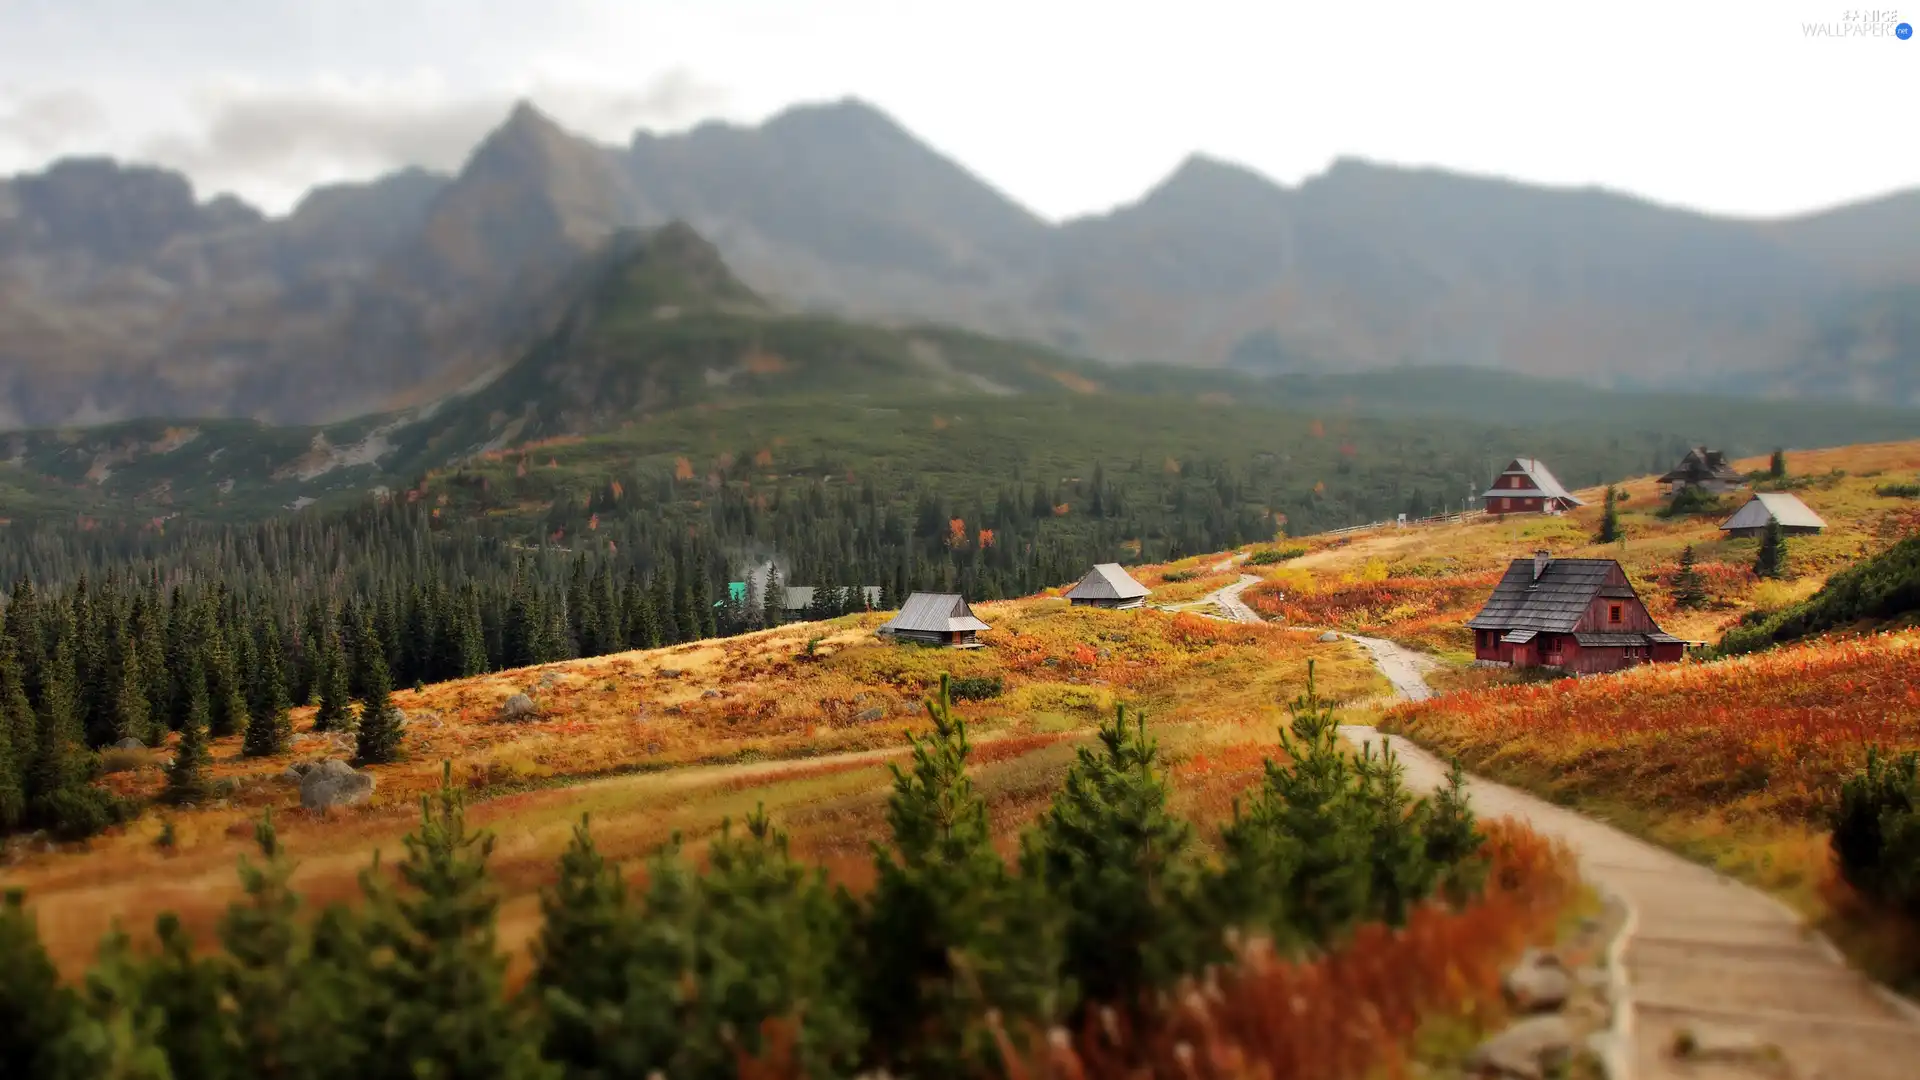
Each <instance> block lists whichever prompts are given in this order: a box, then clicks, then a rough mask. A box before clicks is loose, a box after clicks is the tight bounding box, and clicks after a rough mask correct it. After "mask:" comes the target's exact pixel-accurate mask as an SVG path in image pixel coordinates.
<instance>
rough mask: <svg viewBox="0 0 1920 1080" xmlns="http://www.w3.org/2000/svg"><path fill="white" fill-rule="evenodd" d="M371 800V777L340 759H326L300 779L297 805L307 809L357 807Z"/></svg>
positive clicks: (308, 770)
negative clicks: (298, 803) (298, 802)
mask: <svg viewBox="0 0 1920 1080" xmlns="http://www.w3.org/2000/svg"><path fill="white" fill-rule="evenodd" d="M371 798H373V777H372V776H371V775H369V774H367V773H363V772H359V771H356V770H355V769H354V767H353V766H351V765H349V764H347V763H346V762H344V761H341V760H340V759H339V758H328V759H327V760H325V761H322V762H320V763H318V764H316V765H314V766H312V767H311V768H309V769H307V770H306V772H304V773H303V774H301V777H300V805H301V806H302V807H304V808H306V809H308V810H325V809H327V808H329V807H334V806H359V805H360V804H362V803H364V802H366V801H367V800H368V799H371Z"/></svg>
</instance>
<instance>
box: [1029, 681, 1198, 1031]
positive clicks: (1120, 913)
mask: <svg viewBox="0 0 1920 1080" xmlns="http://www.w3.org/2000/svg"><path fill="white" fill-rule="evenodd" d="M1158 758H1159V749H1158V747H1157V746H1156V745H1155V743H1154V741H1153V740H1152V739H1150V738H1148V737H1147V729H1146V718H1145V717H1144V716H1142V715H1140V714H1137V713H1136V714H1135V716H1134V717H1133V722H1132V723H1131V724H1130V723H1128V717H1127V714H1126V708H1125V706H1119V707H1116V708H1115V709H1114V714H1113V718H1112V719H1111V720H1109V721H1108V722H1107V723H1105V724H1104V725H1103V726H1102V727H1101V729H1100V746H1099V748H1098V749H1093V748H1083V749H1081V750H1079V751H1078V756H1077V759H1076V760H1075V762H1074V765H1073V767H1072V769H1071V770H1069V771H1068V773H1067V779H1066V784H1065V786H1064V787H1063V788H1062V790H1061V791H1060V793H1059V794H1058V795H1056V796H1055V797H1054V800H1053V805H1052V806H1051V807H1050V808H1049V809H1048V811H1047V813H1046V816H1045V817H1044V818H1042V819H1041V822H1040V826H1039V828H1038V829H1037V830H1036V831H1035V832H1034V833H1031V834H1029V840H1030V842H1031V844H1032V845H1033V846H1034V847H1035V848H1036V849H1037V852H1036V855H1037V858H1038V862H1039V864H1040V865H1041V866H1042V867H1043V868H1044V873H1045V878H1046V883H1047V889H1048V891H1049V892H1050V893H1051V894H1052V895H1053V898H1054V901H1055V903H1056V904H1058V905H1059V907H1060V909H1061V911H1062V912H1063V913H1064V919H1065V923H1066V925H1065V933H1064V945H1065V957H1064V964H1063V969H1064V973H1065V975H1066V977H1067V978H1068V979H1069V980H1071V982H1072V983H1073V984H1074V987H1075V989H1076V990H1077V991H1078V992H1079V994H1080V996H1081V997H1082V999H1083V1000H1087V1001H1097V1002H1101V1003H1103V1004H1110V1005H1114V1006H1117V1007H1120V1008H1126V1009H1139V1008H1143V1007H1145V1006H1146V1005H1147V1003H1148V998H1149V995H1150V994H1151V993H1152V992H1153V991H1156V990H1159V989H1162V988H1165V987H1167V986H1169V985H1171V984H1172V983H1173V982H1174V981H1175V980H1176V979H1177V978H1179V977H1180V976H1181V975H1184V974H1187V973H1189V972H1192V971H1195V970H1198V969H1199V968H1200V967H1201V966H1202V965H1203V964H1204V963H1206V962H1208V961H1210V960H1214V959H1220V958H1223V956H1224V950H1223V948H1222V947H1221V945H1220V941H1221V937H1220V935H1219V934H1218V933H1217V932H1213V933H1210V932H1209V931H1210V930H1213V928H1212V927H1209V926H1208V925H1207V924H1206V922H1205V920H1204V918H1203V916H1202V913H1201V911H1200V907H1199V900H1200V887H1201V882H1202V876H1203V872H1204V868H1203V865H1202V863H1201V861H1200V858H1199V855H1198V853H1197V851H1196V850H1195V846H1194V834H1193V827H1192V826H1191V825H1190V824H1188V823H1187V822H1186V821H1183V820H1181V819H1180V818H1178V817H1176V816H1175V815H1174V814H1172V813H1171V812H1170V811H1169V810H1168V809H1167V783H1166V777H1165V775H1164V774H1163V773H1162V772H1161V771H1160V769H1159V768H1158Z"/></svg>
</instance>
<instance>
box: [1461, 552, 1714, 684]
mask: <svg viewBox="0 0 1920 1080" xmlns="http://www.w3.org/2000/svg"><path fill="white" fill-rule="evenodd" d="M1467 626H1468V627H1470V628H1471V629H1472V630H1473V652H1474V656H1475V657H1476V658H1477V659H1479V660H1482V661H1485V662H1488V663H1495V664H1506V665H1511V666H1513V667H1556V668H1561V669H1563V670H1565V671H1571V672H1576V673H1579V674H1583V675H1585V674H1592V673H1594V672H1600V671H1614V670H1617V669H1619V668H1623V667H1632V666H1634V665H1636V664H1645V663H1650V662H1660V661H1666V660H1678V659H1680V658H1681V657H1683V656H1685V655H1686V653H1687V643H1686V642H1684V641H1682V640H1681V639H1679V638H1677V637H1674V636H1673V635H1672V634H1669V633H1667V632H1666V631H1664V630H1662V629H1660V627H1659V625H1658V624H1656V623H1655V622H1654V621H1653V616H1651V615H1649V614H1647V606H1646V605H1645V604H1643V603H1641V602H1640V597H1639V595H1638V594H1636V593H1635V592H1634V591H1633V584H1632V583H1631V582H1629V581H1628V580H1627V572H1626V571H1624V570H1622V569H1620V564H1619V563H1617V562H1614V561H1613V560H1612V559H1555V558H1552V557H1551V556H1550V555H1548V553H1547V552H1544V551H1536V552H1534V555H1533V558H1531V559H1515V560H1513V563H1512V565H1510V566H1508V567H1507V573H1506V576H1505V577H1502V578H1501V579H1500V584H1498V585H1496V586H1494V589H1493V595H1492V596H1491V597H1489V598H1488V599H1487V606H1486V607H1483V608H1481V609H1480V614H1478V615H1475V616H1474V617H1473V618H1471V619H1469V620H1467Z"/></svg>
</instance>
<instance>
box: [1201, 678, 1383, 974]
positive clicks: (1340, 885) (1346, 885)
mask: <svg viewBox="0 0 1920 1080" xmlns="http://www.w3.org/2000/svg"><path fill="white" fill-rule="evenodd" d="M1290 709H1291V711H1292V714H1293V719H1292V722H1291V725H1290V727H1291V732H1289V731H1286V730H1283V731H1282V732H1281V733H1280V744H1281V747H1282V748H1283V749H1284V750H1285V751H1286V754H1287V756H1288V757H1289V758H1290V759H1291V760H1290V761H1289V762H1288V763H1287V764H1285V765H1276V764H1274V763H1273V762H1272V761H1269V762H1268V763H1267V773H1266V779H1265V780H1264V782H1263V783H1262V784H1261V787H1260V790H1259V793H1258V794H1257V795H1256V796H1255V797H1254V799H1253V801H1252V803H1251V805H1249V806H1247V807H1245V808H1244V809H1243V808H1242V806H1241V805H1240V804H1239V803H1237V802H1236V803H1235V805H1234V810H1233V817H1232V819H1231V820H1230V821H1229V822H1228V823H1227V825H1226V826H1225V827H1224V828H1223V829H1222V830H1221V833H1220V839H1221V842H1222V847H1223V849H1224V856H1225V857H1224V860H1223V865H1222V867H1221V870H1220V873H1219V875H1218V876H1217V877H1216V879H1215V880H1214V883H1213V889H1214V900H1213V903H1214V907H1215V908H1216V917H1217V918H1218V919H1219V920H1220V921H1221V922H1223V923H1225V924H1227V925H1232V926H1237V927H1240V928H1241V929H1244V930H1248V931H1252V932H1255V933H1261V934H1265V935H1267V936H1270V937H1272V938H1274V939H1275V940H1276V941H1278V942H1280V943H1282V944H1283V945H1288V946H1304V945H1314V944H1318V943H1321V942H1325V941H1328V940H1330V939H1331V938H1333V937H1334V936H1336V935H1337V934H1338V933H1339V932H1340V931H1341V930H1343V929H1344V928H1346V927H1347V926H1349V925H1351V924H1352V923H1353V922H1354V921H1356V920H1357V919H1359V918H1360V916H1361V915H1362V913H1364V912H1365V911H1366V910H1367V907H1368V902H1369V900H1370V898H1371V892H1372V879H1373V870H1372V865H1371V860H1370V848H1371V845H1372V836H1371V832H1372V830H1371V828H1370V825H1371V822H1370V820H1369V815H1368V814H1367V813H1366V812H1365V808H1364V807H1362V806H1361V805H1360V799H1359V796H1360V793H1361V787H1360V783H1359V779H1360V778H1359V776H1358V775H1357V774H1356V773H1355V771H1354V769H1353V767H1352V765H1351V763H1350V761H1349V759H1348V758H1347V756H1346V755H1345V754H1343V753H1341V752H1340V748H1339V746H1338V738H1339V735H1338V732H1337V728H1338V721H1337V719H1336V718H1335V716H1334V710H1333V706H1332V705H1331V704H1330V703H1327V702H1325V701H1322V700H1321V699H1320V697H1319V694H1318V693H1317V691H1316V689H1315V687H1314V678H1313V665H1312V664H1311V663H1309V664H1308V666H1307V688H1306V691H1305V692H1304V693H1302V694H1301V696H1300V697H1298V698H1296V699H1295V700H1294V701H1293V702H1292V703H1291V705H1290Z"/></svg>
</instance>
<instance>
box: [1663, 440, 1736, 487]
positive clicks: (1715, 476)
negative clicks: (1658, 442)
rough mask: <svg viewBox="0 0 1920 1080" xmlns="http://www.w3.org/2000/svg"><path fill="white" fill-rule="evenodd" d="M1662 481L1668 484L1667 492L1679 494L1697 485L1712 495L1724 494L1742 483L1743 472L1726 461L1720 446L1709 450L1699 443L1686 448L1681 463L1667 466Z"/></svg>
mask: <svg viewBox="0 0 1920 1080" xmlns="http://www.w3.org/2000/svg"><path fill="white" fill-rule="evenodd" d="M1660 482H1661V483H1663V484H1665V485H1667V494H1669V495H1678V494H1680V493H1681V492H1682V491H1685V490H1687V489H1688V488H1698V489H1700V490H1701V491H1705V492H1708V493H1709V494H1713V495H1725V494H1726V493H1727V492H1729V491H1732V490H1734V489H1735V488H1737V487H1739V486H1740V484H1741V476H1740V474H1739V473H1737V472H1735V471H1733V466H1731V465H1729V464H1727V456H1726V455H1725V454H1722V453H1721V452H1720V451H1718V450H1709V449H1707V448H1706V447H1704V446H1696V447H1694V448H1693V449H1691V450H1688V451H1687V456H1686V457H1683V458H1681V459H1680V463H1679V464H1678V465H1675V466H1674V467H1673V468H1671V469H1668V470H1667V472H1666V475H1664V476H1662V477H1661V478H1660Z"/></svg>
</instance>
